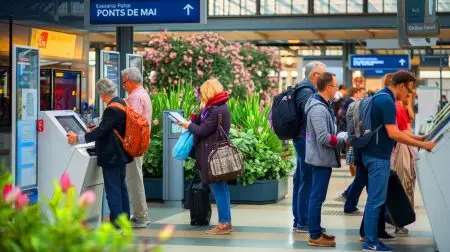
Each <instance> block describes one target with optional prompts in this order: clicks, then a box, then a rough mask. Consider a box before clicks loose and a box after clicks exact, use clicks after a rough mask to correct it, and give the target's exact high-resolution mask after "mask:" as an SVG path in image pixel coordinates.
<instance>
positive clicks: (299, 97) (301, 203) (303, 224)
mask: <svg viewBox="0 0 450 252" xmlns="http://www.w3.org/2000/svg"><path fill="white" fill-rule="evenodd" d="M325 70H326V65H325V64H323V63H321V62H318V61H313V62H310V63H308V64H307V65H306V66H305V76H306V78H305V79H304V80H303V81H301V82H300V83H299V84H298V85H304V86H305V88H302V89H301V90H300V91H298V92H297V93H296V96H295V101H296V106H297V114H301V115H303V117H302V118H303V122H302V124H301V129H300V133H299V135H298V137H296V138H294V139H293V143H294V147H295V151H296V152H297V167H296V169H295V174H294V179H293V182H294V189H293V194H292V213H293V215H294V223H293V229H294V231H296V232H299V233H307V232H308V208H309V197H310V194H311V183H312V173H311V168H310V166H309V165H308V164H307V163H305V152H306V141H305V137H306V115H305V106H306V103H307V102H308V99H309V98H310V97H311V96H312V95H313V94H314V93H317V87H316V86H317V80H318V79H319V76H320V75H321V74H322V73H324V72H325Z"/></svg>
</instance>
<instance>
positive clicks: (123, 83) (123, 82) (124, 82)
mask: <svg viewBox="0 0 450 252" xmlns="http://www.w3.org/2000/svg"><path fill="white" fill-rule="evenodd" d="M128 81H130V80H125V81H122V85H125V84H127V82H128Z"/></svg>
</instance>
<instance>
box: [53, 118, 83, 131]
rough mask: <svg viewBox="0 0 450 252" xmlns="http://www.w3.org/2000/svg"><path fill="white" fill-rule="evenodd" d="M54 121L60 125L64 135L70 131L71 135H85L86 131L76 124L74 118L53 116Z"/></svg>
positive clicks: (76, 121)
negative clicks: (64, 131)
mask: <svg viewBox="0 0 450 252" xmlns="http://www.w3.org/2000/svg"><path fill="white" fill-rule="evenodd" d="M55 118H56V120H57V121H58V122H59V124H61V126H62V127H63V128H64V130H66V133H67V132H69V131H72V132H73V133H75V134H77V135H80V134H86V133H87V131H86V129H84V127H83V126H82V125H81V124H80V122H78V120H77V119H76V118H75V116H73V115H71V116H55Z"/></svg>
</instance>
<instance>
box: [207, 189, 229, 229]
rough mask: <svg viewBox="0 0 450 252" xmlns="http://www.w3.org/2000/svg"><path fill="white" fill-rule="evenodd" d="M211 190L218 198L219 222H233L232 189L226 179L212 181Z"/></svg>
mask: <svg viewBox="0 0 450 252" xmlns="http://www.w3.org/2000/svg"><path fill="white" fill-rule="evenodd" d="M210 186H211V191H212V192H213V193H214V198H215V199H216V205H217V212H218V214H219V223H222V224H231V203H230V191H229V190H228V185H227V182H226V181H220V182H216V183H211V184H210Z"/></svg>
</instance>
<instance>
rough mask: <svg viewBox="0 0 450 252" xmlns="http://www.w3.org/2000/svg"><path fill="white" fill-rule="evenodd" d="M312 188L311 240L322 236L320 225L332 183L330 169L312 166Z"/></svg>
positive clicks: (310, 203) (309, 227) (310, 201)
mask: <svg viewBox="0 0 450 252" xmlns="http://www.w3.org/2000/svg"><path fill="white" fill-rule="evenodd" d="M311 167H312V188H311V198H310V200H309V221H308V224H309V225H308V229H309V236H310V237H311V239H314V240H315V239H317V238H319V237H320V236H321V235H322V227H321V225H320V222H321V215H322V204H323V202H325V198H326V197H327V191H328V184H329V183H330V178H331V171H332V169H331V168H330V167H320V166H312V165H311Z"/></svg>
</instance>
